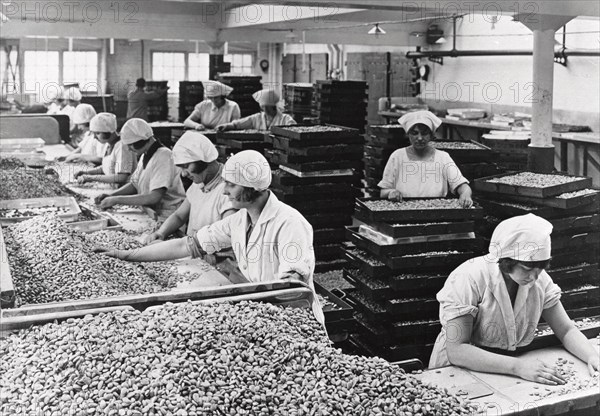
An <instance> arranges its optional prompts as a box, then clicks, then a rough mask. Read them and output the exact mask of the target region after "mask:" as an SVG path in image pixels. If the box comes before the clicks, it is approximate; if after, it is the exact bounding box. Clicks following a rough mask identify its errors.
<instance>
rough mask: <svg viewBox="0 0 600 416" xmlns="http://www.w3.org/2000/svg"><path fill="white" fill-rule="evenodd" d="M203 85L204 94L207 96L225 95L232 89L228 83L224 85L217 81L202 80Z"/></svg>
mask: <svg viewBox="0 0 600 416" xmlns="http://www.w3.org/2000/svg"><path fill="white" fill-rule="evenodd" d="M202 86H203V87H204V95H205V96H206V97H207V98H214V97H220V96H223V97H227V96H228V95H229V94H231V91H233V88H231V87H230V86H229V85H225V84H223V83H221V82H219V81H202Z"/></svg>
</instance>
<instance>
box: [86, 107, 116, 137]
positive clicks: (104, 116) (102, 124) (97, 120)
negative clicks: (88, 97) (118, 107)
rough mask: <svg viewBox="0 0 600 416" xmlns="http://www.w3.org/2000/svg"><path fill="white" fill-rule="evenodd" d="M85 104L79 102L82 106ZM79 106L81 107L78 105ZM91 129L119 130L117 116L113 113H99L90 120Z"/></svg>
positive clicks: (110, 131) (97, 131) (101, 131)
mask: <svg viewBox="0 0 600 416" xmlns="http://www.w3.org/2000/svg"><path fill="white" fill-rule="evenodd" d="M82 105H83V104H79V106H82ZM78 108H79V107H78ZM90 131H92V132H96V133H114V132H116V131H117V116H115V115H114V114H113V113H98V114H96V115H95V116H94V118H92V120H91V121H90Z"/></svg>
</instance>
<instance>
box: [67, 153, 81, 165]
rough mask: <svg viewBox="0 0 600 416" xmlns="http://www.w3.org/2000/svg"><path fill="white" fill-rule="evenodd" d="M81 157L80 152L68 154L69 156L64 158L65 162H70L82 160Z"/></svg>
mask: <svg viewBox="0 0 600 416" xmlns="http://www.w3.org/2000/svg"><path fill="white" fill-rule="evenodd" d="M83 161H84V160H83V158H82V157H81V153H74V154H70V155H69V156H67V157H66V158H65V162H67V163H70V162H83Z"/></svg>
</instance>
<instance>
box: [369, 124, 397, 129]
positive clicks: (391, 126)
mask: <svg viewBox="0 0 600 416" xmlns="http://www.w3.org/2000/svg"><path fill="white" fill-rule="evenodd" d="M371 127H375V128H382V129H402V128H403V127H402V126H401V125H400V124H377V125H375V126H371Z"/></svg>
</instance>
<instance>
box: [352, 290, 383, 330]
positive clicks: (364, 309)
mask: <svg viewBox="0 0 600 416" xmlns="http://www.w3.org/2000/svg"><path fill="white" fill-rule="evenodd" d="M344 293H346V303H348V304H349V305H350V306H352V307H353V308H354V310H356V311H359V312H361V313H363V314H364V315H365V316H366V318H367V319H369V320H373V321H376V322H382V321H384V322H385V321H386V320H387V321H389V319H390V317H389V316H388V313H387V310H386V308H385V304H384V303H383V302H377V301H375V300H372V299H368V298H367V297H366V296H365V295H364V294H363V293H361V292H360V291H359V290H358V289H346V290H344Z"/></svg>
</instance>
